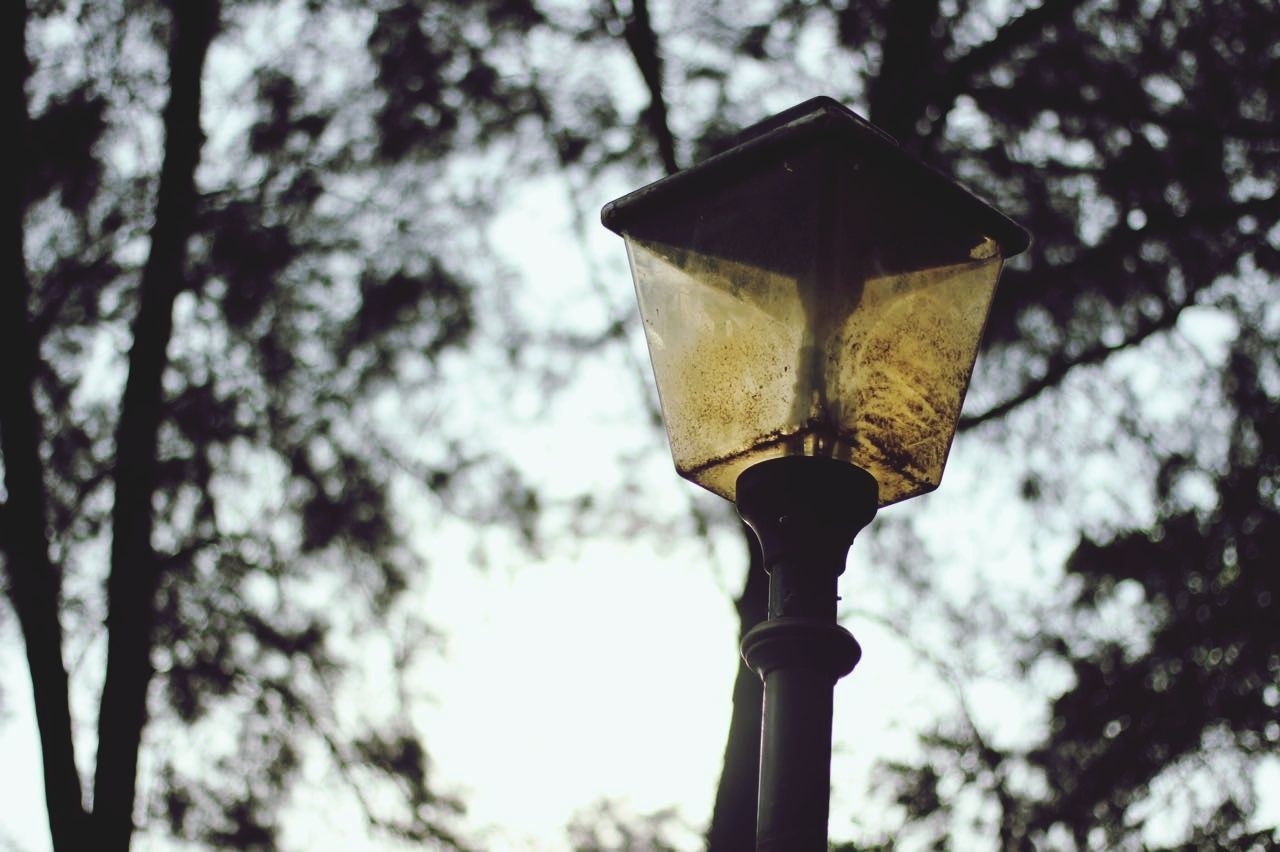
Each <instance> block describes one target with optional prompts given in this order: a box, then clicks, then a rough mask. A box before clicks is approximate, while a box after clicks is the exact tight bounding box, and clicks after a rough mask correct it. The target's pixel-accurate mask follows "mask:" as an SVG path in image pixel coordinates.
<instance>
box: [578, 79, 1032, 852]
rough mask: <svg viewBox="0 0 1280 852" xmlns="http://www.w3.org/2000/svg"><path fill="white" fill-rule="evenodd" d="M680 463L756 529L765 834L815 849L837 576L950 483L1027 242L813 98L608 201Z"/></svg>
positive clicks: (846, 114) (754, 661) (827, 773)
mask: <svg viewBox="0 0 1280 852" xmlns="http://www.w3.org/2000/svg"><path fill="white" fill-rule="evenodd" d="M601 218H602V220H603V222H604V224H605V226H606V227H608V228H609V229H610V230H613V231H615V232H616V233H618V234H620V235H622V237H623V238H624V239H625V240H626V245H627V253H628V257H629V259H630V263H631V271H632V277H633V279H634V282H635V287H636V295H637V298H638V301H639V305H640V314H641V317H642V319H643V322H644V329H645V335H646V338H647V340H648V344H649V353H650V357H651V359H652V362H653V370H654V376H655V379H656V380H657V385H658V395H659V398H660V399H661V403H662V412H663V419H664V421H665V423H666V428H667V436H668V438H669V440H670V444H671V452H672V456H673V458H674V460H675V464H676V469H677V471H678V472H679V473H680V475H681V476H684V477H685V478H687V479H689V480H692V481H693V482H695V483H697V484H698V485H701V486H702V487H704V488H707V489H708V490H710V491H712V492H714V493H716V494H719V495H720V496H722V497H724V498H726V499H728V500H731V501H734V502H735V503H736V504H737V507H738V512H739V514H740V515H741V516H742V518H743V520H745V521H746V523H747V525H748V526H750V528H751V529H752V530H753V531H754V532H755V534H756V536H757V538H759V540H760V545H761V550H762V552H763V555H764V565H765V570H766V571H767V572H768V573H769V616H768V619H767V620H766V621H764V622H763V623H761V624H759V625H757V626H756V627H755V628H754V629H752V630H751V631H750V632H749V633H748V634H747V636H746V638H745V639H744V640H743V643H742V652H743V656H744V658H745V659H746V661H747V664H748V665H749V666H751V668H752V669H753V670H754V671H756V672H758V673H759V674H760V676H761V677H762V678H763V680H764V711H763V719H764V721H763V727H762V731H761V735H762V740H761V755H760V790H759V804H758V812H757V826H756V848H757V850H760V852H765V850H770V852H772V851H773V850H777V852H806V850H825V849H826V848H827V816H828V803H829V799H830V791H831V789H830V788H831V717H832V692H833V688H834V686H835V682H836V680H838V679H839V678H841V677H843V676H844V675H846V674H848V673H849V672H850V671H852V669H853V667H854V665H855V664H856V663H857V661H858V658H859V656H860V654H861V651H860V649H859V647H858V643H857V642H856V641H855V640H854V638H853V636H852V635H850V634H849V632H848V631H846V630H845V629H844V628H842V627H840V626H839V625H838V624H837V623H836V602H837V600H838V598H837V594H836V585H837V578H838V577H839V575H840V574H841V573H842V572H843V571H844V565H845V559H846V556H847V553H848V549H849V547H850V545H851V544H852V543H853V538H854V536H855V535H856V534H857V533H858V531H859V530H860V529H862V527H864V526H865V525H866V524H867V523H869V522H870V521H871V519H872V518H873V517H874V516H875V513H876V511H877V509H878V508H880V507H883V506H886V505H888V504H890V503H896V502H898V501H900V500H905V499H907V498H909V497H914V496H916V495H919V494H923V493H925V492H928V491H931V490H933V489H934V488H936V487H937V486H938V483H939V481H940V480H941V478H942V470H943V466H944V464H945V462H946V457H947V453H948V451H949V450H950V447H951V441H952V438H953V437H954V435H955V429H956V422H957V420H958V419H959V415H960V407H961V403H962V402H963V400H964V395H965V391H966V390H967V388H968V384H969V377H970V375H971V373H972V371H973V363H974V359H975V357H976V356H977V351H978V343H979V340H980V338H981V335H982V328H983V326H984V324H985V322H986V317H987V312H988V310H989V308H990V306H991V300H992V298H993V296H994V294H995V287H996V282H997V280H998V278H999V275H1000V270H1001V267H1002V265H1003V262H1004V259H1005V258H1007V257H1010V256H1012V255H1015V254H1017V253H1019V252H1021V251H1023V250H1024V249H1025V248H1026V247H1027V245H1028V243H1029V237H1028V235H1027V233H1026V232H1025V231H1023V230H1022V228H1020V227H1019V226H1018V225H1016V224H1015V223H1013V222H1012V221H1010V220H1009V219H1007V218H1006V217H1005V216H1003V215H1002V214H1000V213H999V212H997V211H996V210H995V209H993V208H992V207H990V206H988V205H987V204H985V203H984V202H982V201H980V200H978V199H977V198H976V197H974V196H973V195H970V194H969V193H968V192H967V191H966V190H964V189H963V188H962V187H960V186H959V185H958V184H956V183H954V182H953V181H951V180H950V179H948V178H946V177H944V176H942V175H940V174H939V173H937V172H935V171H933V170H931V169H929V168H928V167H926V166H924V165H923V164H921V163H920V162H918V161H917V160H915V159H914V158H912V157H911V156H910V155H908V154H906V153H905V152H903V151H902V150H901V149H900V148H898V146H897V144H896V143H895V142H894V141H893V140H892V139H891V138H890V137H888V136H887V135H885V134H884V133H883V132H881V131H880V130H878V129H877V128H875V127H874V126H873V125H871V124H870V123H868V122H867V121H866V120H864V119H862V118H861V117H859V116H857V115H856V114H854V113H853V112H851V111H849V110H848V109H846V108H844V107H843V106H841V105H840V104H838V103H836V102H835V101H833V100H831V99H829V98H815V99H813V100H810V101H806V102H804V103H802V104H800V105H798V106H796V107H793V108H791V109H789V110H786V111H785V112H782V113H780V114H778V115H776V116H774V117H773V118H770V119H768V120H766V121H764V122H761V123H760V124H757V125H755V126H753V127H751V128H749V129H747V130H746V131H744V132H743V133H742V135H741V136H740V137H739V142H738V144H737V145H736V146H734V147H733V148H731V149H729V150H728V151H726V152H724V153H722V154H719V155H717V156H715V157H712V158H710V159H709V160H707V161H705V162H703V163H701V164H699V165H697V166H695V167H693V168H691V169H688V170H687V171H684V172H680V173H679V174H676V175H673V176H671V177H668V178H665V179H663V180H660V181H658V182H656V183H653V184H650V185H649V186H646V187H644V188H642V189H639V190H636V191H635V192H632V193H630V194H629V195H626V196H623V197H622V198H619V199H617V200H615V201H612V202H610V203H609V204H607V205H605V208H604V210H603V212H602V214H601Z"/></svg>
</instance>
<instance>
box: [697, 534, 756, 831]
mask: <svg viewBox="0 0 1280 852" xmlns="http://www.w3.org/2000/svg"><path fill="white" fill-rule="evenodd" d="M742 531H743V534H744V535H745V537H746V540H747V547H748V548H749V549H750V554H751V558H750V564H749V566H748V568H747V579H746V583H745V584H744V585H743V587H742V595H741V596H740V597H739V598H738V599H737V601H735V602H734V606H735V607H736V608H737V610H738V641H739V642H741V641H742V637H744V636H746V635H747V632H748V631H749V630H751V628H753V627H755V626H756V625H757V624H759V623H760V622H762V621H764V619H765V617H766V616H767V615H768V613H769V575H767V574H766V573H765V572H764V560H763V559H762V558H761V555H760V544H759V542H757V541H756V537H755V534H754V533H752V532H751V530H749V529H747V527H746V526H743V528H742ZM763 701H764V687H763V685H762V684H761V683H760V677H759V675H757V674H756V673H755V672H753V671H751V669H749V668H747V664H746V663H744V662H743V661H742V659H741V658H740V657H739V659H738V676H737V678H736V679H735V680H734V682H733V716H732V718H731V719H730V721H729V738H728V741H727V742H726V743H725V747H724V768H723V769H722V770H721V773H720V786H719V788H718V789H717V790H716V802H715V807H714V809H713V810H712V812H711V828H710V829H709V830H708V832H707V848H708V850H709V852H742V850H749V849H754V848H755V845H756V794H757V792H758V788H759V786H760V710H761V706H762V703H763Z"/></svg>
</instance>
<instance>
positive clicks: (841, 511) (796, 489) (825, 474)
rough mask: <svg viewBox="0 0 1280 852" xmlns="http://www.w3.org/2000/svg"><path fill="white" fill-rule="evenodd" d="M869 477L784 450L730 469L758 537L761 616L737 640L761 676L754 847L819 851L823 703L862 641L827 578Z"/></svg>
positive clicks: (827, 778) (844, 549)
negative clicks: (763, 578)
mask: <svg viewBox="0 0 1280 852" xmlns="http://www.w3.org/2000/svg"><path fill="white" fill-rule="evenodd" d="M877 493H878V492H877V486H876V481H875V478H874V477H872V476H871V474H869V473H867V472H866V471H864V470H862V469H860V468H857V467H854V466H853V465H851V464H848V463H846V462H841V461H837V460H835V459H830V458H818V457H813V456H786V457H784V458H778V459H771V460H769V461H765V462H761V463H760V464H757V465H754V466H753V467H750V468H748V469H747V470H746V471H744V472H743V473H742V475H741V476H740V477H738V486H737V498H738V513H739V514H740V515H742V519H743V520H744V521H746V522H747V525H748V526H750V527H751V529H752V530H753V531H754V532H755V534H756V537H757V538H759V539H760V548H761V550H762V552H763V554H764V566H765V570H766V571H768V572H769V618H768V620H767V621H765V622H763V623H761V624H759V625H757V626H756V627H755V628H754V629H752V630H751V632H750V633H748V634H747V635H746V638H744V639H743V640H742V655H743V657H744V658H745V659H746V661H747V665H749V666H750V667H751V668H752V669H754V670H755V671H756V672H757V673H759V675H760V676H761V677H762V678H763V679H764V723H763V727H762V730H761V744H760V798H759V802H758V805H757V810H756V850H757V852H826V849H827V816H828V808H829V804H830V800H831V708H832V704H831V702H832V692H833V690H834V687H835V683H836V681H837V680H838V679H840V678H841V677H843V676H844V675H846V674H848V673H849V672H851V671H852V670H853V667H854V665H856V664H857V662H858V658H859V657H860V656H861V654H862V651H861V649H860V648H859V647H858V643H857V642H856V641H855V640H854V638H853V636H852V635H850V634H849V631H847V630H845V629H844V628H843V627H841V626H840V625H838V624H836V601H837V600H838V598H837V595H836V578H837V577H839V576H840V574H842V573H843V572H844V563H845V558H846V556H847V555H848V552H849V546H850V545H851V544H853V538H854V536H855V535H857V533H858V531H859V530H861V529H862V528H863V527H864V526H866V525H867V524H868V523H869V522H870V521H871V519H872V518H873V517H874V516H875V513H876V506H877V503H878V499H877Z"/></svg>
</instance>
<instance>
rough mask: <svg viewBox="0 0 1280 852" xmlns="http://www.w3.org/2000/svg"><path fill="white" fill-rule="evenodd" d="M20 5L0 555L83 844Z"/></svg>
mask: <svg viewBox="0 0 1280 852" xmlns="http://www.w3.org/2000/svg"><path fill="white" fill-rule="evenodd" d="M26 11H27V10H26V5H25V4H23V3H7V4H5V7H4V12H3V19H2V20H0V33H4V35H3V36H0V38H3V47H0V55H3V57H4V59H3V60H0V61H3V62H4V71H3V72H2V73H3V80H0V87H3V91H2V92H0V99H3V101H2V104H0V110H2V111H0V115H3V116H4V119H5V121H4V126H5V127H6V128H8V136H9V138H10V139H11V140H16V141H17V144H16V146H15V150H13V151H12V152H11V153H10V155H9V162H8V163H7V164H6V165H7V168H5V169H2V170H0V174H3V178H2V180H3V182H4V183H3V186H2V187H0V205H3V209H2V210H0V275H2V276H3V280H0V365H3V366H2V367H0V454H3V458H4V486H5V491H6V492H7V494H6V499H5V501H4V503H3V504H0V553H2V554H3V562H4V565H5V569H6V573H7V574H8V580H9V583H8V585H9V598H10V600H11V601H12V602H13V608H14V610H15V612H16V613H17V616H18V623H19V625H20V626H21V629H22V638H23V641H24V643H25V645H26V650H27V666H28V669H29V670H30V674H31V693H32V697H33V699H34V703H35V714H36V725H37V727H38V728H39V730H40V752H41V760H42V763H43V769H44V794H45V803H46V807H47V809H48V812H49V831H50V835H51V837H52V839H53V846H54V848H55V849H58V850H64V849H78V848H82V846H81V843H80V841H81V840H82V839H83V838H84V834H85V832H84V829H85V827H86V826H85V821H86V814H85V810H84V802H83V800H82V794H81V788H80V775H79V773H78V772H77V770H76V761H75V747H74V743H73V740H72V738H71V709H70V706H69V702H68V698H67V669H66V666H65V664H64V663H63V660H62V627H61V625H60V624H59V622H58V598H59V596H60V594H61V588H60V586H61V582H60V578H59V575H58V572H57V570H56V569H55V567H54V565H53V564H52V562H51V561H50V559H49V539H48V524H47V519H46V517H45V504H46V497H45V487H44V466H43V464H42V463H41V459H40V423H39V415H38V414H37V412H36V408H35V400H34V396H33V384H34V382H35V368H36V351H37V341H36V340H34V339H33V337H32V330H31V327H30V322H29V315H28V311H29V307H30V306H29V305H28V295H29V294H28V282H27V267H26V259H25V257H24V254H23V214H24V212H25V209H26V194H27V193H26V185H25V180H26V176H27V175H28V174H29V170H28V169H27V168H26V164H27V160H28V155H29V149H28V145H27V128H28V116H27V100H26V91H25V84H26V77H27V54H26Z"/></svg>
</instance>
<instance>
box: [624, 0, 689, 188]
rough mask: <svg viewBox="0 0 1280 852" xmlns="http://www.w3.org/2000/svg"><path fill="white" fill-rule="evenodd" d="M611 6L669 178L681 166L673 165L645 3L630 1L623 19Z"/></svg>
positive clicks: (655, 44)
mask: <svg viewBox="0 0 1280 852" xmlns="http://www.w3.org/2000/svg"><path fill="white" fill-rule="evenodd" d="M610 5H611V6H612V8H613V13H614V15H615V16H617V17H618V18H619V19H620V20H621V21H622V24H623V30H622V37H623V38H624V39H625V40H626V42H627V47H629V48H630V49H631V56H632V58H633V59H635V61H636V67H637V68H639V69H640V76H641V77H643V78H644V84H645V87H646V88H648V90H649V106H648V107H647V108H646V109H645V112H644V120H645V123H646V124H647V125H648V127H649V132H650V133H651V134H652V135H653V139H654V142H656V143H657V145H658V156H659V158H660V159H661V160H662V168H663V169H665V170H666V173H667V174H669V175H672V174H675V173H676V172H678V171H680V165H679V163H677V162H676V140H675V137H674V136H672V135H671V127H670V126H669V125H668V123H667V100H666V97H665V96H664V95H663V89H662V86H663V84H662V54H661V53H660V52H659V50H658V36H657V34H656V33H655V32H654V31H653V23H652V21H651V20H650V19H649V3H648V0H632V3H631V14H630V15H626V16H624V15H622V13H621V12H619V11H618V6H617V4H616V3H614V2H613V0H610Z"/></svg>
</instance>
